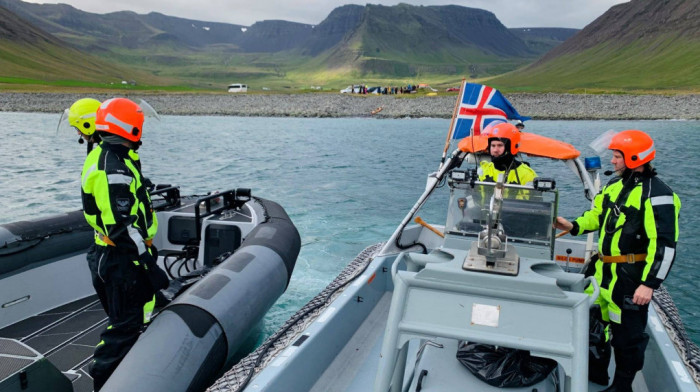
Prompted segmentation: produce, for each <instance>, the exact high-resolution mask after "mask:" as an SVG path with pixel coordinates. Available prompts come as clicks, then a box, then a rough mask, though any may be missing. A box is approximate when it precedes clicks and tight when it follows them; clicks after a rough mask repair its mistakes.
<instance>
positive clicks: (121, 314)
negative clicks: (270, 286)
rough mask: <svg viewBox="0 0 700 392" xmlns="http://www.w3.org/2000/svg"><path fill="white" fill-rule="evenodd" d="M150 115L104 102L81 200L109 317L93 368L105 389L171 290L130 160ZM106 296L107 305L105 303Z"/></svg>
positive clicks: (119, 101)
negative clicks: (161, 295) (159, 299)
mask: <svg viewBox="0 0 700 392" xmlns="http://www.w3.org/2000/svg"><path fill="white" fill-rule="evenodd" d="M143 122H144V113H143V110H142V109H141V107H140V106H139V105H137V104H136V103H134V102H132V101H130V100H128V99H126V98H113V99H110V100H107V101H105V102H103V103H102V104H101V105H100V107H99V109H98V110H97V113H96V116H95V129H96V132H97V133H98V135H99V136H100V138H101V139H102V141H101V143H100V144H99V145H98V146H96V147H95V148H94V149H93V150H92V151H91V152H90V154H88V156H87V158H86V159H85V164H84V165H83V171H82V175H81V178H82V181H81V183H82V189H81V194H82V195H81V196H82V202H83V212H84V214H85V219H86V220H87V222H88V223H89V224H90V226H92V227H93V228H94V229H95V232H96V236H95V248H96V252H95V253H96V255H95V257H96V259H97V260H99V262H98V263H96V264H91V265H90V272H91V273H92V277H93V284H94V285H95V290H96V291H97V293H98V296H99V297H100V300H101V301H103V304H104V303H106V304H109V305H108V306H105V311H106V312H107V316H108V318H109V323H108V326H107V328H106V329H105V330H104V331H103V332H102V334H101V335H100V338H101V340H100V342H99V343H98V345H97V346H96V347H95V354H94V356H93V361H92V364H91V366H90V375H91V376H92V378H93V382H94V388H95V391H99V390H100V389H101V388H102V386H103V385H104V384H105V382H107V379H108V378H109V376H110V375H111V374H112V373H113V372H114V370H115V369H116V367H117V365H119V363H120V362H121V360H122V359H123V358H124V356H126V354H127V353H128V352H129V350H130V349H131V347H132V346H133V345H134V343H135V342H136V340H137V338H138V336H139V334H140V332H141V331H142V329H143V328H144V326H145V325H146V324H147V323H148V322H150V318H151V314H152V312H153V308H154V306H155V293H156V291H158V290H160V289H164V288H166V287H167V286H168V277H167V275H165V272H163V270H161V269H160V268H159V267H158V265H157V263H156V260H157V257H158V253H157V250H156V249H155V247H153V246H152V240H153V237H154V236H155V234H156V231H157V229H158V220H157V218H156V214H155V212H154V211H153V207H152V205H151V198H150V194H149V191H148V189H147V187H146V181H145V179H144V177H143V175H142V174H141V170H140V167H139V166H138V165H137V164H136V162H134V161H133V160H132V158H131V154H130V152H131V151H135V150H136V149H137V148H138V147H139V145H140V144H141V134H142V128H143ZM103 299H104V300H103Z"/></svg>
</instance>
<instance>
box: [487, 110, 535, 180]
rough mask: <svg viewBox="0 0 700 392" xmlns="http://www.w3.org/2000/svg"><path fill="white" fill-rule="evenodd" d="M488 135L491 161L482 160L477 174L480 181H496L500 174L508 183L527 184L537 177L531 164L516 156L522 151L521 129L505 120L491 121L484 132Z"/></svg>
mask: <svg viewBox="0 0 700 392" xmlns="http://www.w3.org/2000/svg"><path fill="white" fill-rule="evenodd" d="M482 135H487V136H488V151H489V155H490V156H491V162H488V161H481V163H480V164H479V168H478V169H477V174H478V176H479V180H480V181H492V182H496V181H497V180H498V177H499V176H506V175H507V176H508V177H507V178H504V180H505V183H507V184H519V185H525V184H529V183H532V181H533V180H534V179H535V177H537V173H535V171H534V170H532V168H530V166H529V165H527V164H526V163H524V162H520V161H517V160H516V159H515V156H516V155H517V154H518V152H519V151H520V130H518V128H516V127H515V125H513V124H511V123H508V122H505V121H495V122H492V123H490V124H489V125H488V126H487V127H486V128H485V129H484V131H483V132H482Z"/></svg>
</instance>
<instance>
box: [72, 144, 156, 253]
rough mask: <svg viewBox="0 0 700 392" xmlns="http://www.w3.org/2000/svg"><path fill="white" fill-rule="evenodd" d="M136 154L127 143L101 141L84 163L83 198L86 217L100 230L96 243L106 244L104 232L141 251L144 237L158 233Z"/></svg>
mask: <svg viewBox="0 0 700 392" xmlns="http://www.w3.org/2000/svg"><path fill="white" fill-rule="evenodd" d="M136 156H137V155H136ZM133 157H134V154H133V151H131V150H130V149H129V148H127V147H125V146H121V145H115V144H108V143H105V142H102V143H100V145H99V146H97V147H95V148H94V149H93V150H92V151H91V152H90V154H88V156H87V158H86V159H85V164H84V165H83V171H82V176H81V179H82V201H83V212H84V214H85V219H86V220H87V222H88V223H89V224H90V226H92V227H93V228H94V229H95V231H96V232H97V233H98V235H97V236H96V237H95V243H96V244H97V245H101V246H106V245H107V244H106V242H105V241H104V240H103V239H101V238H100V236H99V234H101V235H102V236H106V237H108V238H109V240H111V242H113V243H114V244H115V245H116V246H117V247H119V248H120V249H121V250H127V251H128V250H134V251H136V252H138V253H137V254H138V255H140V254H143V253H144V252H145V251H146V246H145V244H144V241H146V240H151V239H153V237H154V236H155V234H156V231H157V230H158V220H157V218H156V214H155V212H154V211H153V208H152V205H151V198H150V195H149V193H148V189H147V188H146V186H145V184H144V178H143V176H142V175H141V170H140V164H139V162H138V161H134V159H133Z"/></svg>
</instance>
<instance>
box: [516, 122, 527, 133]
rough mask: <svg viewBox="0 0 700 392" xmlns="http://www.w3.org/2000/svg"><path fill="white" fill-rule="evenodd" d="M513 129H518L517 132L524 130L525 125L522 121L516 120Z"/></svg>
mask: <svg viewBox="0 0 700 392" xmlns="http://www.w3.org/2000/svg"><path fill="white" fill-rule="evenodd" d="M515 127H516V128H518V131H521V132H522V130H523V129H525V123H524V122H523V121H522V120H518V121H516V122H515Z"/></svg>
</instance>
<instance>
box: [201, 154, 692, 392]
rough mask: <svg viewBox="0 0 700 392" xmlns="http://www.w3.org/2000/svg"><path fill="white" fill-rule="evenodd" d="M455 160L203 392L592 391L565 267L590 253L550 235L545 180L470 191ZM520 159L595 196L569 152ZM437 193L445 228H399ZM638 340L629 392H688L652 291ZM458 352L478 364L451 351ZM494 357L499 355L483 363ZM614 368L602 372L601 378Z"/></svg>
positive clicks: (573, 286) (673, 332) (680, 339)
mask: <svg viewBox="0 0 700 392" xmlns="http://www.w3.org/2000/svg"><path fill="white" fill-rule="evenodd" d="M540 141H542V140H540ZM524 144H526V143H524ZM553 144H556V143H548V144H544V145H545V146H551V145H553ZM463 147H464V146H463V145H462V143H460V149H457V150H455V152H454V153H453V154H452V156H451V157H450V158H448V159H447V161H445V163H444V165H442V166H441V169H440V170H439V171H438V172H437V173H435V174H433V175H431V176H429V177H428V184H427V187H426V190H425V192H424V193H423V195H422V196H421V197H420V199H419V200H418V201H417V203H416V204H415V206H414V207H413V208H412V209H411V211H410V212H409V213H408V214H407V215H406V217H405V218H404V220H403V221H402V222H401V224H400V225H399V227H398V228H397V229H396V231H395V232H394V234H393V235H392V236H391V238H390V239H389V240H388V241H387V242H386V243H380V244H376V245H374V246H370V247H368V248H366V249H365V250H364V251H363V252H362V253H361V254H360V255H358V256H357V258H356V259H355V260H353V261H352V262H351V263H350V264H349V265H348V266H347V267H346V268H345V270H343V271H342V272H341V274H340V275H339V276H338V277H337V278H336V280H335V281H333V282H332V283H331V284H330V285H329V286H327V287H326V289H325V290H323V291H322V292H321V293H320V294H319V295H318V296H316V297H315V298H314V299H312V300H311V301H310V302H309V303H308V304H307V305H306V306H304V307H303V308H302V309H301V310H300V311H298V312H297V313H296V314H295V315H294V316H292V318H290V320H288V321H287V323H285V325H283V326H282V328H280V330H279V331H277V333H276V334H274V335H273V336H272V337H271V338H270V339H268V341H266V342H265V343H264V344H263V345H262V346H261V347H260V348H258V349H257V350H256V351H255V352H253V353H252V354H250V355H249V356H248V357H247V358H244V359H243V360H241V361H240V362H239V363H238V364H237V365H236V366H234V367H233V368H232V369H231V370H230V371H229V372H227V373H226V374H225V375H224V376H223V377H222V378H220V379H219V381H217V383H215V384H214V385H213V386H211V387H210V388H209V389H208V391H211V392H223V391H247V392H251V391H268V392H273V391H295V392H296V391H314V392H322V391H362V392H365V391H375V392H386V391H394V392H398V391H440V392H445V391H497V390H501V388H500V387H499V386H494V385H504V384H503V383H502V384H494V383H489V382H488V381H494V380H498V379H499V378H500V379H501V380H500V381H503V379H505V378H507V379H508V380H509V381H512V380H514V379H517V380H520V381H519V382H510V383H506V384H507V385H508V386H509V387H510V388H508V389H510V390H514V391H535V390H536V391H540V392H541V391H575V392H581V391H599V390H602V389H604V388H605V387H604V386H601V385H597V384H593V383H590V382H589V381H588V378H587V370H588V356H589V311H590V308H591V306H592V304H593V302H594V300H595V298H596V296H597V295H598V293H599V290H598V288H597V287H596V285H595V280H592V279H591V278H586V277H584V275H583V274H581V273H579V271H580V270H581V268H582V266H583V263H579V262H577V260H579V259H580V260H586V259H588V258H590V254H591V252H592V251H593V250H594V249H596V248H597V246H596V244H595V243H594V242H593V241H592V238H589V239H588V240H584V241H576V240H574V239H570V238H566V239H564V238H556V236H555V235H554V230H553V229H552V224H551V223H552V222H553V219H554V218H555V217H556V216H557V205H558V190H557V188H556V184H555V181H554V180H547V179H542V178H540V179H538V181H536V182H535V183H534V184H533V185H532V186H518V185H504V184H502V183H498V184H494V183H484V182H479V181H477V180H476V173H475V171H474V170H463V169H457V167H459V166H460V165H461V163H462V162H463V161H464V160H465V158H467V153H472V152H475V151H470V149H469V148H463ZM524 147H525V148H524ZM571 148H573V147H571ZM574 151H575V150H574ZM521 152H525V153H528V154H530V155H536V156H542V157H548V158H554V159H559V160H561V161H563V162H565V163H566V164H567V165H568V166H570V167H571V168H572V169H574V170H573V171H574V172H575V173H576V175H577V176H578V177H579V179H580V180H581V182H582V184H583V186H584V189H585V193H586V194H587V195H588V197H589V200H590V198H592V197H593V195H595V193H596V192H597V187H596V185H597V184H599V180H598V179H597V178H598V176H597V173H596V170H595V168H593V169H591V171H590V172H589V171H587V169H586V165H585V164H584V163H583V161H582V160H581V159H579V158H578V155H579V154H578V151H575V153H573V154H569V153H567V154H563V155H562V154H555V152H556V151H553V153H552V154H551V155H547V153H546V152H545V153H541V152H538V151H536V150H535V149H533V150H530V151H528V149H527V148H526V146H521ZM469 157H473V155H471V154H469ZM466 166H471V165H465V167H466ZM598 167H599V166H598ZM443 181H446V183H447V184H448V185H449V188H450V198H449V206H448V208H447V219H446V223H445V224H444V225H434V226H431V225H428V224H421V225H415V226H414V225H412V226H409V225H408V224H409V223H410V222H411V220H412V219H413V218H414V217H415V216H416V213H417V212H418V210H419V209H420V208H421V206H423V204H424V203H425V202H426V200H427V199H428V197H429V196H430V195H431V193H432V192H433V190H434V189H435V188H436V187H437V186H438V184H442V183H443ZM562 256H563V257H562ZM588 285H591V286H592V287H593V288H594V292H593V293H592V295H591V296H589V295H587V294H586V293H584V289H585V288H586V287H587V286H588ZM647 332H648V333H649V335H650V337H651V338H650V342H649V345H648V347H647V350H646V360H645V366H644V369H643V371H642V372H640V373H639V374H638V375H637V377H636V379H635V381H634V390H635V391H697V390H698V386H697V385H698V384H697V380H698V376H697V374H698V372H697V370H698V358H700V355H699V353H698V348H697V347H696V346H695V345H694V344H693V343H692V342H690V341H689V339H687V335H685V331H684V329H683V326H682V323H680V318H679V317H678V314H677V311H676V309H675V306H674V305H673V302H672V301H671V300H670V297H669V296H668V294H667V293H666V292H665V290H663V289H661V290H657V292H656V293H655V299H654V306H652V307H650V310H649V324H648V328H647ZM469 345H476V346H479V345H480V346H483V347H486V350H487V351H488V350H490V352H487V354H488V355H486V354H484V355H481V356H480V354H479V352H478V351H474V350H471V351H469V350H464V349H465V347H467V348H468V346H469ZM504 348H505V349H504ZM501 349H504V350H501ZM497 351H505V353H506V354H505V356H500V357H499V356H491V354H493V353H495V352H497ZM509 360H512V362H511V364H512V363H514V364H515V368H517V369H515V370H519V369H531V368H532V367H533V366H531V365H532V364H535V365H537V366H539V365H538V364H542V363H543V361H544V363H548V365H547V366H545V367H544V369H542V366H540V369H539V370H537V371H532V373H529V374H524V373H523V372H520V373H518V372H517V371H514V369H513V366H510V368H509V366H508V361H509ZM462 362H464V363H466V364H467V365H469V364H470V363H471V364H472V365H473V366H471V369H473V370H474V372H472V371H470V370H469V369H468V367H469V366H463V365H462ZM535 367H536V366H535ZM613 367H614V361H611V365H610V369H609V374H610V375H612V372H613V371H614V369H613ZM494 368H497V369H500V370H490V369H494ZM537 372H539V374H537V375H536V377H533V374H534V373H537Z"/></svg>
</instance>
